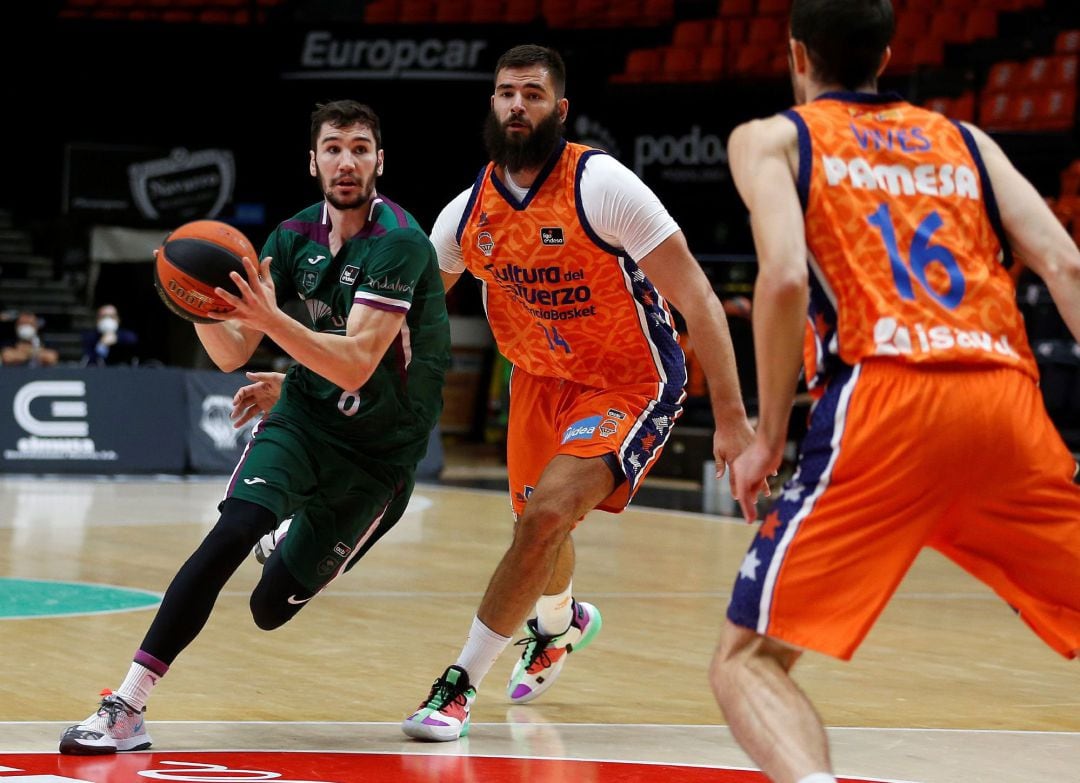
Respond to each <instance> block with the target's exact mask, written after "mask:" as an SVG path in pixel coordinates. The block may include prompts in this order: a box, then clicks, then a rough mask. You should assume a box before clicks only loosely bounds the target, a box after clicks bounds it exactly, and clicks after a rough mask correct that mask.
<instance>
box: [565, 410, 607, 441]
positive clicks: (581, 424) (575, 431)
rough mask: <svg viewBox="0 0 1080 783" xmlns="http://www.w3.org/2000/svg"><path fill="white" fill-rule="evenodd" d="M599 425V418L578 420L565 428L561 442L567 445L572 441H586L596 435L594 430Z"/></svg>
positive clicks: (591, 417)
mask: <svg viewBox="0 0 1080 783" xmlns="http://www.w3.org/2000/svg"><path fill="white" fill-rule="evenodd" d="M599 424H600V417H599V416H590V417H589V418H587V419H579V420H578V421H575V422H574V423H573V424H571V425H570V426H569V427H567V428H566V431H565V432H564V433H563V436H562V442H563V443H569V442H570V441H572V440H588V439H589V438H591V437H592V436H593V435H594V434H595V433H596V428H597V426H599Z"/></svg>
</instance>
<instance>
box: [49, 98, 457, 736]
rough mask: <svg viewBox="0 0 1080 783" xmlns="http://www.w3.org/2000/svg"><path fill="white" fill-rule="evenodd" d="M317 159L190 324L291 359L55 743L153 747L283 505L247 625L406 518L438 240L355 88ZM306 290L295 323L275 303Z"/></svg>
mask: <svg viewBox="0 0 1080 783" xmlns="http://www.w3.org/2000/svg"><path fill="white" fill-rule="evenodd" d="M311 120H312V122H311V154H310V155H311V157H310V164H309V166H310V172H311V175H312V176H313V177H316V178H317V180H318V182H319V185H320V187H321V189H322V192H323V196H324V199H323V201H321V202H319V203H318V204H315V205H313V206H311V207H308V208H307V209H305V210H303V211H301V212H300V213H298V214H297V215H296V216H294V217H293V218H291V219H290V220H287V221H285V222H284V223H281V224H280V225H279V226H278V227H277V228H276V229H275V230H274V231H273V233H272V234H271V235H270V238H269V239H268V241H267V243H266V245H265V247H264V249H263V261H262V263H258V260H257V259H245V260H244V267H245V273H246V274H245V275H239V274H236V273H233V279H234V282H235V283H236V284H237V286H238V288H239V296H233V295H230V294H228V293H227V292H224V291H222V290H221V289H218V292H217V293H218V294H219V295H221V296H223V297H224V298H225V299H226V300H227V301H228V302H229V303H230V304H232V305H233V306H234V308H235V309H234V310H232V311H231V312H230V313H228V314H227V315H226V316H224V320H223V321H222V323H219V324H205V325H204V324H197V325H196V327H195V328H196V331H197V333H198V336H199V339H200V340H201V341H202V344H203V346H204V347H205V348H206V350H207V352H208V353H209V354H210V357H211V358H212V359H213V360H214V362H215V363H216V364H217V365H218V367H220V368H221V369H222V370H224V371H226V372H228V371H232V370H235V369H237V368H239V367H241V366H243V364H244V363H245V362H247V360H248V359H249V358H250V357H251V355H252V354H253V353H254V351H255V349H256V347H258V345H259V342H260V341H261V340H262V338H263V336H264V335H265V336H267V337H269V338H270V339H272V340H274V342H276V343H277V344H278V345H279V346H280V347H281V348H282V349H283V350H285V351H286V352H287V353H288V354H289V355H290V356H291V357H292V358H293V359H294V360H295V361H296V364H295V365H294V366H293V367H292V368H291V369H290V370H289V372H288V373H287V375H286V378H285V381H284V383H283V384H282V389H281V397H280V399H279V400H278V402H277V404H276V405H274V407H273V409H272V411H271V412H270V413H269V415H267V416H265V417H263V418H262V419H261V420H260V422H259V424H258V425H257V426H256V428H255V430H254V433H253V437H252V440H251V442H250V444H249V445H248V447H247V449H246V450H245V452H244V455H243V456H242V457H241V459H240V463H239V465H238V466H237V468H236V470H235V471H234V472H233V475H232V477H231V478H230V481H229V485H228V489H227V490H226V492H225V498H224V500H223V501H222V502H221V504H220V505H219V510H220V511H221V516H220V518H219V519H218V522H217V524H216V525H215V526H214V528H213V529H212V530H211V531H210V533H209V534H207V536H206V538H205V539H204V540H203V542H202V543H201V544H200V545H199V547H198V548H197V549H196V550H195V552H194V554H192V555H191V557H190V558H188V560H187V562H186V563H184V565H183V566H182V567H181V568H180V571H179V572H178V573H177V574H176V576H175V577H174V578H173V581H172V583H171V584H170V585H169V587H168V589H167V590H166V591H165V596H164V598H163V600H162V603H161V607H160V608H159V609H158V613H157V616H156V617H155V618H154V620H153V622H152V623H151V625H150V629H149V631H148V632H147V634H146V637H145V638H144V639H143V642H142V644H141V645H140V646H139V649H138V650H137V651H136V653H135V656H134V660H133V662H132V664H131V668H130V670H129V671H128V674H127V677H126V678H125V679H124V681H123V683H122V684H121V685H120V687H119V688H118V689H117V690H116V691H115V692H112V693H109V694H107V695H106V696H105V698H104V699H103V700H102V702H101V705H100V706H99V708H98V709H97V711H96V712H94V714H92V715H91V716H90V717H88V718H87V719H86V720H84V721H83V722H82V723H80V724H78V725H75V726H71V727H70V728H68V729H67V730H66V731H65V732H64V733H63V735H62V737H61V740H60V752H61V753H71V754H94V755H97V754H108V753H115V752H117V751H129V750H140V749H142V748H146V747H149V746H150V744H151V740H150V736H149V734H148V733H147V730H146V725H145V722H144V720H143V713H144V712H145V711H146V700H147V698H148V696H149V694H150V690H151V688H152V687H153V686H154V685H155V684H156V683H157V681H158V680H159V679H160V678H161V677H162V676H164V674H165V672H166V671H168V669H169V667H170V666H171V665H172V663H173V661H174V659H175V658H176V657H177V656H178V655H179V654H180V652H181V651H182V650H183V649H184V648H185V647H186V646H187V645H188V644H189V643H191V641H192V640H194V638H195V637H196V635H198V633H199V631H200V630H202V627H203V625H204V624H205V623H206V621H207V619H208V618H209V616H210V612H211V610H212V608H213V605H214V602H215V600H216V599H217V596H218V594H219V593H220V591H221V589H222V588H223V587H224V585H225V583H226V581H227V580H228V579H229V577H230V576H232V574H233V573H234V572H235V571H236V569H237V568H238V567H239V565H240V563H242V562H243V560H244V558H245V557H246V556H247V555H248V554H249V553H250V552H251V550H252V547H253V546H254V545H255V544H256V542H258V541H259V539H260V537H262V536H263V535H264V534H267V533H270V532H271V531H273V530H275V529H276V528H277V527H278V524H279V523H280V522H281V521H282V520H284V519H286V518H287V517H292V523H291V526H290V527H289V529H288V535H287V536H286V537H285V538H284V539H283V540H282V541H281V542H280V544H279V545H278V546H277V547H276V548H275V549H274V550H273V553H272V554H271V555H270V557H269V558H268V559H267V560H266V563H265V565H264V566H263V573H262V577H261V579H260V580H259V582H258V584H257V585H256V586H255V589H254V591H253V593H252V595H251V612H252V615H253V617H254V620H255V623H256V625H258V626H259V627H260V628H263V629H265V630H270V629H273V628H277V627H279V626H281V625H282V624H284V623H285V622H287V621H288V620H289V619H290V618H292V616H293V615H295V614H296V612H298V611H299V610H300V609H301V608H303V606H304V605H305V604H306V603H307V602H308V601H309V600H311V599H312V598H313V597H314V596H315V595H316V594H317V593H318V592H319V591H320V590H322V589H323V588H324V587H326V585H327V584H328V583H329V582H330V581H331V580H333V579H334V578H335V577H337V576H338V575H340V574H342V573H343V572H345V571H347V570H348V569H349V568H351V567H352V566H353V565H355V564H356V562H357V561H358V560H359V559H360V558H361V557H363V555H364V553H366V552H367V551H368V549H370V548H371V546H372V545H373V544H374V543H375V542H376V541H378V540H379V538H380V537H382V536H383V535H384V534H385V533H386V532H387V531H388V530H389V529H390V528H391V527H393V526H394V524H395V523H396V522H397V520H398V519H399V518H400V517H401V515H402V513H404V511H405V508H406V506H407V505H408V502H409V496H410V494H411V493H412V489H413V483H414V478H413V477H414V473H415V470H416V465H417V463H419V462H420V460H421V459H422V458H423V457H424V455H425V452H426V449H427V444H428V437H429V434H430V432H431V430H432V428H433V427H434V426H435V423H436V421H437V419H438V416H439V413H440V412H441V409H442V386H443V379H444V376H445V373H446V369H447V366H448V365H449V361H450V334H449V322H448V319H447V314H446V304H445V293H444V289H443V285H442V280H441V277H440V275H439V267H438V263H437V261H436V258H435V251H434V249H433V248H432V246H431V243H430V242H429V241H428V239H427V236H426V234H425V233H424V231H423V230H422V229H421V228H420V227H419V225H418V224H417V222H416V220H415V219H414V218H413V217H412V215H410V214H409V213H408V212H406V211H405V210H403V209H402V208H401V207H399V206H397V205H396V204H394V203H393V202H391V201H389V200H388V199H385V198H383V197H381V196H379V195H378V194H377V193H376V190H375V180H376V178H377V177H378V176H379V175H380V174H381V173H382V169H383V149H382V143H381V137H380V126H379V119H378V117H377V115H376V114H375V113H374V112H373V111H372V110H371V109H370V108H368V107H367V106H364V105H362V104H359V103H355V102H353V101H337V102H333V103H328V104H325V105H320V106H318V107H317V108H316V110H315V111H314V113H313V114H312V118H311ZM291 297H299V298H300V299H301V300H302V301H303V303H304V306H305V307H306V309H307V313H308V315H309V316H310V324H309V325H305V324H302V323H300V322H299V321H298V320H295V319H293V318H292V317H291V316H289V315H287V314H286V313H285V312H283V311H282V310H281V309H280V306H279V305H280V304H281V303H282V302H284V301H285V300H286V299H288V298H291Z"/></svg>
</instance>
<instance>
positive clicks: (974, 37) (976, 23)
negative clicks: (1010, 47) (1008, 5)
mask: <svg viewBox="0 0 1080 783" xmlns="http://www.w3.org/2000/svg"><path fill="white" fill-rule="evenodd" d="M997 33H998V15H997V11H995V10H993V9H991V8H973V9H971V11H970V12H969V13H968V14H967V18H966V20H965V22H964V34H963V40H964V41H967V42H968V43H970V42H971V41H978V40H980V39H983V38H995V37H997Z"/></svg>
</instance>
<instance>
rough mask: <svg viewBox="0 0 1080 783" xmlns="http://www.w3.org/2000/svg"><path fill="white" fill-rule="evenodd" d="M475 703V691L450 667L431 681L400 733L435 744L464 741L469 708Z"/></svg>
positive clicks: (461, 671) (457, 668)
mask: <svg viewBox="0 0 1080 783" xmlns="http://www.w3.org/2000/svg"><path fill="white" fill-rule="evenodd" d="M475 700H476V688H474V687H472V686H471V685H470V684H469V673H468V672H466V671H465V670H464V669H462V668H461V667H460V666H450V667H448V668H447V670H446V671H445V672H443V675H442V677H440V678H439V679H437V680H435V684H434V685H432V686H431V693H429V694H428V697H427V698H426V699H424V701H422V702H421V703H420V706H419V707H418V708H417V710H416V712H414V713H413V714H412V715H410V716H409V717H407V718H406V719H405V720H404V721H402V722H401V730H402V731H404V732H405V733H406V734H408V735H409V736H410V737H414V738H416V739H422V740H433V741H435V742H451V741H453V740H456V739H458V738H459V737H464V736H465V735H466V734H468V733H469V708H470V707H471V706H472V703H473V702H474V701H475Z"/></svg>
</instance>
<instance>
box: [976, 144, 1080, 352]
mask: <svg viewBox="0 0 1080 783" xmlns="http://www.w3.org/2000/svg"><path fill="white" fill-rule="evenodd" d="M965 127H967V128H968V130H970V131H971V133H972V135H973V136H974V137H975V143H976V145H977V146H978V148H979V153H980V154H981V155H982V159H983V163H984V164H985V165H986V171H987V174H989V175H990V182H991V184H992V185H993V188H994V196H995V198H996V199H997V204H998V210H999V212H1000V213H1001V223H1002V225H1003V226H1004V228H1005V233H1006V235H1007V236H1008V240H1009V244H1010V245H1011V246H1012V249H1013V251H1014V252H1015V253H1017V254H1018V255H1019V256H1020V257H1021V258H1023V259H1024V263H1026V264H1027V265H1028V266H1029V267H1031V269H1032V271H1034V272H1035V273H1036V274H1037V275H1038V276H1039V277H1041V278H1042V279H1043V280H1044V281H1045V282H1046V286H1047V288H1049V289H1050V295H1051V296H1052V297H1053V298H1054V304H1056V305H1057V308H1058V312H1059V313H1061V317H1062V318H1063V319H1064V321H1065V323H1066V324H1068V326H1069V331H1070V332H1072V335H1073V337H1074V338H1075V339H1076V340H1078V341H1080V251H1078V250H1077V248H1076V243H1074V242H1073V240H1072V237H1070V236H1069V234H1068V232H1066V231H1065V227H1064V226H1062V225H1061V222H1060V221H1059V220H1058V219H1057V218H1056V217H1055V216H1054V213H1053V212H1051V211H1050V208H1049V207H1048V206H1047V205H1046V202H1045V201H1044V200H1043V197H1042V196H1040V195H1039V192H1038V191H1037V190H1035V187H1034V186H1033V185H1032V184H1031V183H1030V182H1028V181H1027V179H1026V178H1025V177H1024V175H1023V174H1021V173H1020V172H1019V171H1017V170H1016V167H1015V166H1013V164H1012V163H1011V162H1010V161H1009V159H1008V158H1007V157H1006V156H1005V153H1004V152H1002V150H1001V147H999V146H998V145H997V142H995V141H994V140H993V139H991V138H990V137H989V136H988V135H987V134H986V133H984V132H983V131H981V130H979V129H978V128H976V127H975V126H973V125H968V124H967V123H965Z"/></svg>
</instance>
